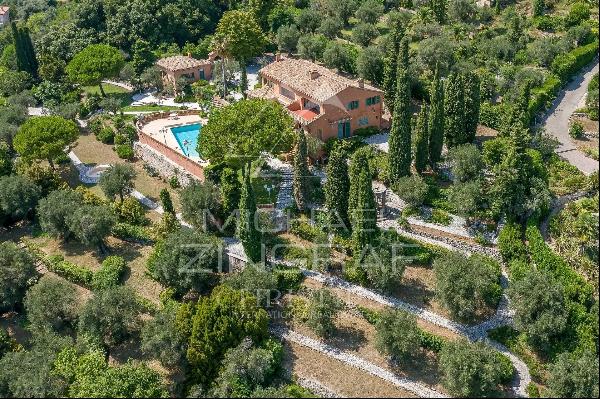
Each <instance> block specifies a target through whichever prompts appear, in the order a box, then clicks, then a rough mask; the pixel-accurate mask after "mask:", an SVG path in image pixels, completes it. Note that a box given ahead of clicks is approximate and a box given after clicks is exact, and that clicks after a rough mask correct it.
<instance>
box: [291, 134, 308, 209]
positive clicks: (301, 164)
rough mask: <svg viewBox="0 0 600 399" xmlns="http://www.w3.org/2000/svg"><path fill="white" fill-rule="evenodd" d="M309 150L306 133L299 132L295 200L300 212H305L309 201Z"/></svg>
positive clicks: (295, 159)
mask: <svg viewBox="0 0 600 399" xmlns="http://www.w3.org/2000/svg"><path fill="white" fill-rule="evenodd" d="M307 157H308V149H307V146H306V136H305V135H304V132H302V131H300V132H298V135H297V139H296V148H295V151H294V181H293V185H294V200H295V201H296V207H297V208H298V210H299V211H300V212H304V210H305V207H306V201H307V200H308V176H309V173H310V172H309V170H308V163H307V161H306V158H307Z"/></svg>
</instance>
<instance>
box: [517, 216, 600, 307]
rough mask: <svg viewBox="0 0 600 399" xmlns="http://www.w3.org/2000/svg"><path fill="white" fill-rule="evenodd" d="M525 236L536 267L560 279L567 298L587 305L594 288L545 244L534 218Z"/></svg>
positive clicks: (529, 223) (591, 297)
mask: <svg viewBox="0 0 600 399" xmlns="http://www.w3.org/2000/svg"><path fill="white" fill-rule="evenodd" d="M525 236H526V238H527V241H528V242H529V256H530V257H531V260H532V261H533V262H534V263H535V264H536V266H537V267H538V269H540V270H546V271H548V272H549V273H551V274H552V275H553V276H554V277H555V278H556V279H557V280H558V281H560V282H561V283H562V285H563V287H564V290H565V295H566V296H567V298H569V299H570V300H572V301H574V302H576V303H579V304H581V305H584V306H586V307H587V306H589V304H590V303H591V301H592V299H593V293H594V288H593V287H592V286H591V285H590V284H589V283H588V282H587V281H585V279H584V278H583V277H582V276H580V275H579V274H578V273H577V272H576V271H575V270H573V269H572V268H571V267H570V266H569V265H568V263H567V262H566V261H565V260H564V259H563V258H562V257H561V256H559V255H557V254H556V253H554V251H553V250H552V249H551V248H550V247H549V246H548V245H547V244H546V242H545V241H544V238H543V237H542V233H541V232H540V230H539V229H538V227H537V220H536V219H531V220H530V221H529V222H528V225H527V231H526V233H525Z"/></svg>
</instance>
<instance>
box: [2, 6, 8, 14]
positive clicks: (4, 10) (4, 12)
mask: <svg viewBox="0 0 600 399" xmlns="http://www.w3.org/2000/svg"><path fill="white" fill-rule="evenodd" d="M8 10H10V7H8V6H0V15H4V14H6V13H8Z"/></svg>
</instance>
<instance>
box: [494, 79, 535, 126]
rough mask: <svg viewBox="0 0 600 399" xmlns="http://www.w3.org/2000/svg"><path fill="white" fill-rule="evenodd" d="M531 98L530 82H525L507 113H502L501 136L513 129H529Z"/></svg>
mask: <svg viewBox="0 0 600 399" xmlns="http://www.w3.org/2000/svg"><path fill="white" fill-rule="evenodd" d="M530 99H531V84H530V83H529V81H527V82H525V84H524V85H523V87H522V88H521V93H520V95H519V97H518V98H517V99H516V101H515V103H514V104H513V106H512V107H511V110H510V112H509V113H506V114H505V115H504V118H503V120H502V123H501V126H500V134H501V135H502V136H510V135H511V132H512V131H513V130H514V129H527V130H528V129H529V125H530V124H531V113H530V112H529V101H530Z"/></svg>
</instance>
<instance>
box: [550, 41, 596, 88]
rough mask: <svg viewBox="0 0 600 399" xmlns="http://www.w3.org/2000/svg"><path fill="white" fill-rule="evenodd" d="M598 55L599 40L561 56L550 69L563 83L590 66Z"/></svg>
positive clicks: (557, 57) (558, 56)
mask: <svg viewBox="0 0 600 399" xmlns="http://www.w3.org/2000/svg"><path fill="white" fill-rule="evenodd" d="M597 54H598V40H597V39H596V40H595V41H594V42H593V43H590V44H587V45H585V46H581V47H577V48H576V49H574V50H571V51H570V52H568V53H566V54H559V55H557V56H556V58H554V61H552V65H551V67H550V69H551V70H552V72H554V73H555V74H557V75H558V76H559V77H560V79H561V80H562V81H563V82H566V81H568V80H569V79H570V78H571V77H572V76H573V75H574V74H576V73H577V72H578V71H579V70H580V69H581V68H583V67H584V66H586V65H587V64H589V63H590V62H592V61H593V60H594V58H596V55H597Z"/></svg>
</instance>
